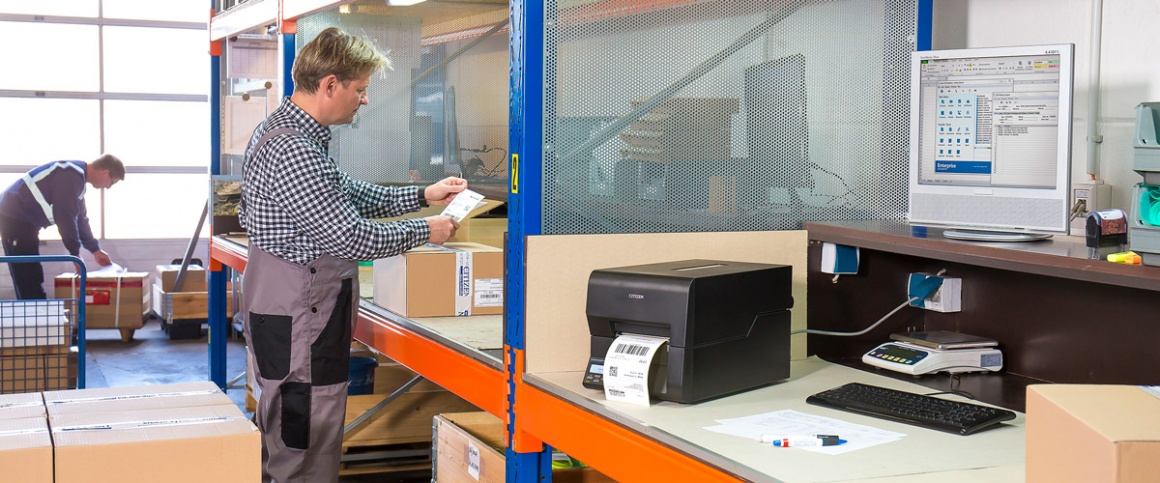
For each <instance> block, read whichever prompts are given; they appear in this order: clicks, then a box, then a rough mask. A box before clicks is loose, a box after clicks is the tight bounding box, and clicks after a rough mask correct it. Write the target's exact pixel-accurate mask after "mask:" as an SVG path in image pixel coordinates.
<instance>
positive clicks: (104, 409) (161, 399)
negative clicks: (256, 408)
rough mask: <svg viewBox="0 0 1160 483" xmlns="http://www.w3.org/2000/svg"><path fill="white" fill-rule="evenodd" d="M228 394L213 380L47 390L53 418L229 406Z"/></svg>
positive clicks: (49, 413) (49, 411)
mask: <svg viewBox="0 0 1160 483" xmlns="http://www.w3.org/2000/svg"><path fill="white" fill-rule="evenodd" d="M230 404H233V401H232V400H230V398H229V396H226V394H225V393H223V392H222V391H221V389H218V387H217V385H216V384H214V383H212V382H210V381H198V382H183V383H176V384H152V385H147V386H127V387H102V388H94V389H75V390H71V391H48V392H45V393H44V405H45V407H46V408H47V411H48V417H49V420H51V421H54V422H55V421H56V420H57V419H58V418H60V417H62V416H65V415H70V414H84V413H110V412H122V411H140V410H146V409H166V408H170V409H172V408H189V407H200V406H227V405H230Z"/></svg>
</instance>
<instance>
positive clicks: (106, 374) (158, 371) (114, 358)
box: [85, 318, 431, 483]
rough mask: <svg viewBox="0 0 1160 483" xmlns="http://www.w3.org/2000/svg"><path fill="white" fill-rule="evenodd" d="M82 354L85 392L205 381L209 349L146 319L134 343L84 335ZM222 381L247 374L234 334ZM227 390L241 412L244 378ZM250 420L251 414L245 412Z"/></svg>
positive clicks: (411, 479)
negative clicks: (178, 337) (172, 337)
mask: <svg viewBox="0 0 1160 483" xmlns="http://www.w3.org/2000/svg"><path fill="white" fill-rule="evenodd" d="M85 340H86V350H85V364H86V366H87V367H86V368H85V377H86V380H85V387H89V388H94V387H118V386H140V385H145V384H171V383H177V382H194V381H205V380H209V344H208V342H207V340H208V339H207V338H206V335H205V330H204V329H203V330H202V337H201V338H200V339H189V340H169V334H167V333H165V332H164V331H162V330H161V323H160V321H159V320H158V319H156V318H151V319H149V320H148V321H147V322H146V323H145V326H144V327H142V328H141V329H138V330H137V331H136V333H134V335H133V340H131V341H129V342H121V333H120V332H119V331H116V330H90V331H88V334H87V336H86V337H85ZM226 358H227V362H226V376H227V379H233V378H234V377H235V376H237V375H239V374H244V373H245V370H246V361H245V359H246V345H245V341H244V340H243V339H242V338H240V337H237V336H235V335H233V334H232V333H231V334H230V335H229V336H228V337H227V347H226ZM233 386H234V387H236V388H230V389H227V390H226V395H228V396H229V397H230V399H231V400H232V401H233V402H234V404H237V405H238V407H239V408H241V410H242V411H243V412H245V396H246V389H245V377H244V376H243V377H242V378H241V379H239V380H238V382H237V383H235V384H234V385H233ZM246 415H247V416H251V417H252V416H253V413H246ZM339 481H340V482H341V483H355V482H370V481H375V482H385V483H419V482H430V481H431V474H430V472H412V473H405V474H392V475H388V476H383V475H367V476H361V477H343V478H341V479H340V480H339Z"/></svg>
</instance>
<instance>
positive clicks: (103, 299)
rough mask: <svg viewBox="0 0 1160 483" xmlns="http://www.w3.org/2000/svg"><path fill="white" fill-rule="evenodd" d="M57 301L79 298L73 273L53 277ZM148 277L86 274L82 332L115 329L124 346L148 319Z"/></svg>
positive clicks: (143, 275)
mask: <svg viewBox="0 0 1160 483" xmlns="http://www.w3.org/2000/svg"><path fill="white" fill-rule="evenodd" d="M54 285H55V288H56V290H55V291H54V297H55V298H58V299H77V298H80V297H79V294H78V293H77V292H79V290H80V287H79V285H80V281H79V279H78V277H77V276H76V274H75V273H73V272H67V273H62V274H60V275H57V276H56V278H55V280H54ZM150 292H151V290H150V289H149V274H148V273H146V272H122V273H89V274H88V275H87V276H86V277H85V294H84V297H83V298H84V301H85V329H86V330H87V329H119V330H120V331H121V340H123V341H125V342H128V341H129V340H132V338H133V331H135V330H137V329H140V328H141V327H142V326H143V325H144V324H145V318H146V317H147V316H148V315H149V308H150V304H149V300H150Z"/></svg>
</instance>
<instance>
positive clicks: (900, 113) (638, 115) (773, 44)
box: [542, 0, 916, 234]
mask: <svg viewBox="0 0 1160 483" xmlns="http://www.w3.org/2000/svg"><path fill="white" fill-rule="evenodd" d="M546 11H547V14H546V15H547V16H548V17H549V18H547V19H545V22H544V25H545V27H544V28H545V29H546V30H545V37H546V38H547V41H546V46H545V52H544V62H545V71H546V74H545V79H544V84H545V103H544V104H545V105H544V120H545V121H544V123H545V124H544V133H545V134H544V138H545V139H544V142H543V149H544V172H543V176H544V185H545V193H544V197H543V200H542V203H543V205H542V206H543V211H542V212H543V233H545V234H571V233H639V232H675V231H735V230H736V231H749V230H778V229H797V228H800V226H801V222H802V221H804V220H807V221H808V220H852V219H897V220H901V219H903V217H904V215H905V212H906V198H907V196H906V184H907V183H906V175H907V154H906V151H907V146H906V137H907V132H908V128H907V126H908V123H909V114H908V111H909V108H910V106H909V102H908V99H909V96H908V92H909V75H908V67H907V66H908V65H909V56H910V52H912V51H913V50H914V43H913V38H914V35H915V11H916V5H915V2H914V1H905V2H900V1H889V0H888V1H882V0H851V1H801V0H798V1H756V2H737V1H705V0H684V1H681V0H665V1H662V0H653V1H648V0H633V1H630V0H622V1H614V0H605V1H600V2H593V1H586V0H556V1H554V2H552V1H549V2H548V5H547V8H546Z"/></svg>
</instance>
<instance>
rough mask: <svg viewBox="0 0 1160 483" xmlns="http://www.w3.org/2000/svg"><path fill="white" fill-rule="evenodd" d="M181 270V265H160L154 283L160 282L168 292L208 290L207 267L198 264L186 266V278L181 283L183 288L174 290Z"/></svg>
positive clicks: (155, 273) (162, 288) (162, 287)
mask: <svg viewBox="0 0 1160 483" xmlns="http://www.w3.org/2000/svg"><path fill="white" fill-rule="evenodd" d="M180 270H181V265H158V266H157V269H156V272H154V275H155V278H154V279H153V283H154V284H157V283H160V285H161V290H163V291H166V292H205V291H207V290H208V288H207V287H208V285H207V284H206V280H205V276H206V273H205V269H204V268H202V267H199V266H197V265H190V266H188V267H185V280H184V281H182V283H181V290H173V284H174V283H176V282H177V272H179V271H180Z"/></svg>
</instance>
